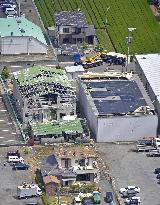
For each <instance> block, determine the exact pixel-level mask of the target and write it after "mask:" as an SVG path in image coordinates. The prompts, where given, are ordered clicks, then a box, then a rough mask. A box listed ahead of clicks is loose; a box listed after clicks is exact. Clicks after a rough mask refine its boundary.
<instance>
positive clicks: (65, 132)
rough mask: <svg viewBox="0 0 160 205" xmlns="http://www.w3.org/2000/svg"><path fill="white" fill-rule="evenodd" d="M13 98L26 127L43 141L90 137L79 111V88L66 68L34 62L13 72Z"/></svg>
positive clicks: (35, 138) (73, 139)
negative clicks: (32, 65)
mask: <svg viewBox="0 0 160 205" xmlns="http://www.w3.org/2000/svg"><path fill="white" fill-rule="evenodd" d="M13 99H14V101H15V105H16V109H17V113H18V115H19V117H20V119H21V123H22V124H23V129H24V130H26V129H27V130H29V136H30V137H32V138H33V139H34V140H40V141H41V142H46V141H47V142H48V141H50V142H51V141H52V142H53V141H54V142H63V141H69V140H71V141H75V139H79V140H82V138H83V139H88V138H89V132H88V129H87V128H86V123H85V120H83V119H81V118H77V115H76V92H75V88H74V87H73V86H72V85H71V84H70V82H69V80H68V78H67V76H66V74H65V72H64V70H62V69H55V68H49V67H42V66H34V67H31V68H27V69H24V70H21V71H17V72H14V73H13Z"/></svg>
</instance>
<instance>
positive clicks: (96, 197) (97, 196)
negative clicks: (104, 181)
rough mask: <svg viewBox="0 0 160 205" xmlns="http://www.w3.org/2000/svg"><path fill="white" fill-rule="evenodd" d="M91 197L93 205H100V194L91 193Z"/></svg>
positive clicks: (96, 192)
mask: <svg viewBox="0 0 160 205" xmlns="http://www.w3.org/2000/svg"><path fill="white" fill-rule="evenodd" d="M92 195H93V197H92V200H93V202H94V204H100V203H101V194H100V193H99V192H98V191H93V193H92Z"/></svg>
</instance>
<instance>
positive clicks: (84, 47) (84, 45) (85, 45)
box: [82, 41, 88, 50]
mask: <svg viewBox="0 0 160 205" xmlns="http://www.w3.org/2000/svg"><path fill="white" fill-rule="evenodd" d="M82 46H83V49H84V50H85V49H87V48H88V44H87V43H86V42H85V41H84V42H83V45H82Z"/></svg>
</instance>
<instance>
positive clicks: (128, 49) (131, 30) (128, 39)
mask: <svg viewBox="0 0 160 205" xmlns="http://www.w3.org/2000/svg"><path fill="white" fill-rule="evenodd" d="M135 30H136V28H128V37H126V39H127V45H128V48H127V61H126V72H127V70H128V62H129V54H130V45H131V42H132V36H131V33H132V32H133V31H135Z"/></svg>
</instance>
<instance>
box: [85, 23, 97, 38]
mask: <svg viewBox="0 0 160 205" xmlns="http://www.w3.org/2000/svg"><path fill="white" fill-rule="evenodd" d="M85 36H96V32H95V29H94V25H88V27H86V28H85Z"/></svg>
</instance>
